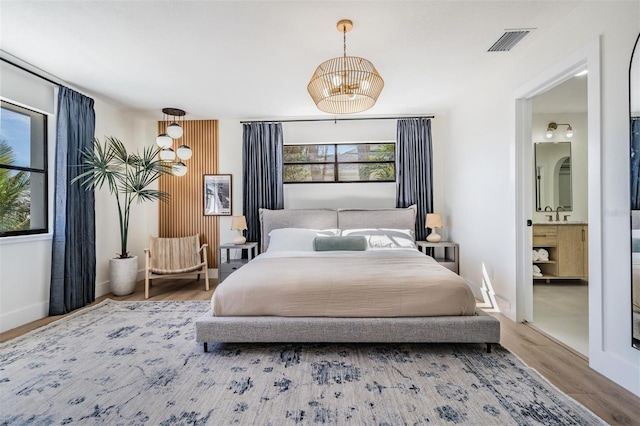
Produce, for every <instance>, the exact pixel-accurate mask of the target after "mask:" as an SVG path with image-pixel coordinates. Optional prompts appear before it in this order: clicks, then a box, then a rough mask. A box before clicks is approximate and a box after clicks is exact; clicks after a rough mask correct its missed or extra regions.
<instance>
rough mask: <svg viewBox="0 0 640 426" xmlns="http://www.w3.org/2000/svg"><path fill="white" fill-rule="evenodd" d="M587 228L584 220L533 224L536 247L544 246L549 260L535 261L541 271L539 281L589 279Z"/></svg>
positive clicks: (541, 247) (537, 248)
mask: <svg viewBox="0 0 640 426" xmlns="http://www.w3.org/2000/svg"><path fill="white" fill-rule="evenodd" d="M588 241H589V239H588V227H587V224H586V223H581V222H555V223H549V224H534V225H533V249H534V250H539V249H545V250H547V251H548V252H549V260H536V261H534V262H533V264H534V265H538V267H539V268H540V270H541V271H542V276H541V277H534V279H536V280H547V282H550V281H551V280H556V279H564V280H567V279H583V280H586V279H588V276H589V260H588V259H589V257H588Z"/></svg>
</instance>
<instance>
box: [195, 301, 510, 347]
mask: <svg viewBox="0 0 640 426" xmlns="http://www.w3.org/2000/svg"><path fill="white" fill-rule="evenodd" d="M196 342H198V343H203V345H204V351H205V352H207V351H208V343H213V342H227V343H232V342H274V343H275V342H358V343H360V342H370V343H391V342H393V343H485V344H486V345H487V352H491V345H492V344H493V343H499V342H500V321H498V320H497V319H496V318H494V317H492V316H491V315H488V314H486V313H485V312H484V311H482V310H481V309H479V308H478V309H476V315H469V316H446V317H399V318H327V317H216V316H213V314H212V313H211V312H208V313H207V314H205V315H204V316H202V317H201V318H199V319H198V320H197V321H196Z"/></svg>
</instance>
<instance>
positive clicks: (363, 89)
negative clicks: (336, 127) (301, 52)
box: [307, 19, 384, 114]
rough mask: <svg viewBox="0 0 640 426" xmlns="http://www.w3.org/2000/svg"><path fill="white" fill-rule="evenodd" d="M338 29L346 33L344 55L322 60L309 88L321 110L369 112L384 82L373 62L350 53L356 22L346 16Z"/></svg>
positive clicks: (332, 112) (330, 111)
mask: <svg viewBox="0 0 640 426" xmlns="http://www.w3.org/2000/svg"><path fill="white" fill-rule="evenodd" d="M337 28H338V31H340V32H341V33H342V42H343V45H342V47H343V50H342V57H337V58H333V59H329V60H328V61H325V62H323V63H321V64H320V65H319V66H318V68H317V69H316V71H315V72H314V73H313V76H312V77H311V81H310V82H309V84H308V85H307V90H308V91H309V94H310V95H311V97H312V98H313V102H315V104H316V106H317V107H318V109H319V110H321V111H324V112H328V113H330V114H353V113H356V112H362V111H366V110H368V109H369V108H371V107H372V106H374V105H375V103H376V101H377V100H378V96H379V95H380V92H382V88H383V87H384V81H383V80H382V77H380V74H379V73H378V71H377V70H376V68H375V67H374V66H373V64H372V63H371V62H370V61H368V60H367V59H364V58H359V57H356V56H347V33H348V32H349V31H351V30H352V29H353V22H351V21H350V20H349V19H343V20H341V21H339V22H338V24H337Z"/></svg>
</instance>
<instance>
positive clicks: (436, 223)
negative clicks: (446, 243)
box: [425, 213, 442, 243]
mask: <svg viewBox="0 0 640 426" xmlns="http://www.w3.org/2000/svg"><path fill="white" fill-rule="evenodd" d="M425 228H431V233H430V234H429V235H428V236H427V241H429V242H430V243H437V242H438V241H440V239H441V238H442V237H441V236H440V235H439V234H438V233H437V232H436V228H442V218H441V217H440V214H439V213H428V214H427V221H426V223H425Z"/></svg>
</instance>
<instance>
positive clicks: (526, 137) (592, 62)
mask: <svg viewBox="0 0 640 426" xmlns="http://www.w3.org/2000/svg"><path fill="white" fill-rule="evenodd" d="M584 69H587V70H588V71H589V74H588V81H587V92H588V99H587V122H586V134H587V135H588V138H587V139H588V140H587V148H586V150H587V163H588V164H587V189H586V191H587V193H588V194H589V196H588V200H587V201H586V202H587V219H586V220H588V242H587V249H588V256H589V261H588V266H587V268H588V273H587V275H588V277H589V284H588V288H587V297H588V313H587V315H588V335H589V343H588V347H589V349H588V351H587V352H588V356H589V358H590V362H592V361H593V360H594V358H592V357H593V355H594V354H595V355H596V358H595V359H596V360H597V359H598V358H599V354H600V351H601V348H602V343H603V341H602V339H603V337H602V319H603V318H602V306H601V304H602V297H601V294H602V235H601V232H602V230H601V223H602V201H601V196H602V190H601V165H600V158H601V157H600V152H601V139H600V134H601V133H600V47H599V40H595V41H594V42H592V43H590V44H588V45H587V46H585V47H584V48H583V49H581V50H579V51H577V52H575V53H574V54H572V55H570V56H569V57H567V58H566V59H565V60H563V61H562V62H560V63H559V64H557V65H556V66H554V67H552V68H550V69H548V70H547V71H546V72H544V73H542V74H541V75H539V76H537V77H536V78H534V79H532V80H531V81H529V82H528V83H526V84H525V85H523V86H521V87H520V88H518V89H517V90H516V91H515V92H514V104H513V105H514V109H515V111H514V117H515V129H514V134H515V141H514V145H515V146H514V152H515V162H514V166H515V188H514V190H515V199H516V223H517V227H516V262H517V264H516V280H517V282H516V315H515V317H516V320H517V321H520V322H522V321H526V322H531V323H535V317H534V298H533V296H534V286H533V269H532V247H533V235H532V231H533V227H532V226H531V225H532V224H533V211H534V208H535V204H534V200H535V195H534V161H533V155H534V152H533V151H534V150H533V146H532V145H533V144H532V143H531V142H532V140H531V138H532V134H533V133H532V132H533V128H534V113H533V103H534V98H535V97H536V96H538V95H541V94H543V93H545V92H547V91H549V90H550V89H553V88H554V87H556V86H559V85H561V84H562V83H564V82H566V81H568V80H570V79H572V78H574V76H575V75H576V74H578V73H579V72H580V71H582V70H584ZM547 124H548V123H547ZM555 210H557V208H556V209H555ZM547 214H549V212H548V213H547ZM553 214H554V219H555V215H556V214H562V213H557V211H556V212H553ZM543 215H544V213H543ZM543 217H544V216H543ZM562 219H564V217H562ZM527 225H529V226H527Z"/></svg>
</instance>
